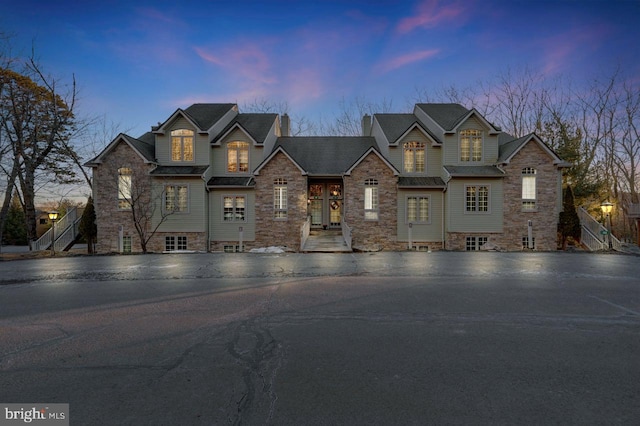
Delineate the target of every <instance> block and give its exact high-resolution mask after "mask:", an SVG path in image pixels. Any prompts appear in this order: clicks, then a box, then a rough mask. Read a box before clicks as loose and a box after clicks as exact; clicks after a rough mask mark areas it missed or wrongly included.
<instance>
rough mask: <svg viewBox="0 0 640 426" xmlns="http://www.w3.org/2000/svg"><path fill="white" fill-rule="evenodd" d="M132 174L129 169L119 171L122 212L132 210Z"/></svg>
mask: <svg viewBox="0 0 640 426" xmlns="http://www.w3.org/2000/svg"><path fill="white" fill-rule="evenodd" d="M131 174H132V171H131V169H130V168H128V167H121V168H119V169H118V208H119V209H120V210H130V209H131V202H132V201H131Z"/></svg>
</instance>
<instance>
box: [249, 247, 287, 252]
mask: <svg viewBox="0 0 640 426" xmlns="http://www.w3.org/2000/svg"><path fill="white" fill-rule="evenodd" d="M249 253H284V249H283V248H282V247H275V246H271V247H260V248H254V249H251V250H249Z"/></svg>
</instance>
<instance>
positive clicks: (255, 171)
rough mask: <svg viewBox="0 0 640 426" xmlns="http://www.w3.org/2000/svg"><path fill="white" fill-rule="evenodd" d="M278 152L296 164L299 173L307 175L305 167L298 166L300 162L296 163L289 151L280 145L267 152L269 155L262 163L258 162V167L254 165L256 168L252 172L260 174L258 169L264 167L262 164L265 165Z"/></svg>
mask: <svg viewBox="0 0 640 426" xmlns="http://www.w3.org/2000/svg"><path fill="white" fill-rule="evenodd" d="M278 154H283V155H284V156H285V157H287V158H288V159H289V161H291V162H292V163H293V165H294V166H296V167H297V168H298V170H300V173H301V174H302V175H307V174H308V173H307V171H306V170H305V169H303V168H302V166H300V164H298V162H297V161H296V160H294V159H293V157H291V155H289V153H288V152H287V151H286V149H284V148H283V147H282V146H278V147H277V148H275V149H274V150H273V152H272V153H271V154H269V156H268V157H267V158H265V159H264V160H263V161H262V163H260V165H259V166H258V167H256V169H255V170H254V172H253V174H255V175H256V176H257V175H259V174H260V170H262V169H263V168H264V166H266V165H267V164H268V163H269V161H271V160H272V159H273V158H274V157H275V156H276V155H278Z"/></svg>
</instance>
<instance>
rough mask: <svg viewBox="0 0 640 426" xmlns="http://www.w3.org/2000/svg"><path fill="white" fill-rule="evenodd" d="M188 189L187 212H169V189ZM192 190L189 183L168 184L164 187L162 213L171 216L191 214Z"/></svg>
mask: <svg viewBox="0 0 640 426" xmlns="http://www.w3.org/2000/svg"><path fill="white" fill-rule="evenodd" d="M169 186H173V187H186V188H187V206H186V209H185V210H167V187H169ZM190 201H191V188H190V186H189V184H188V183H167V184H165V185H164V191H163V194H162V211H163V212H165V213H171V214H189V212H190V209H191V203H190Z"/></svg>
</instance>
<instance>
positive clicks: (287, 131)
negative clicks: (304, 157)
mask: <svg viewBox="0 0 640 426" xmlns="http://www.w3.org/2000/svg"><path fill="white" fill-rule="evenodd" d="M280 136H291V124H290V121H289V114H287V113H286V112H285V113H284V114H282V117H280Z"/></svg>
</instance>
